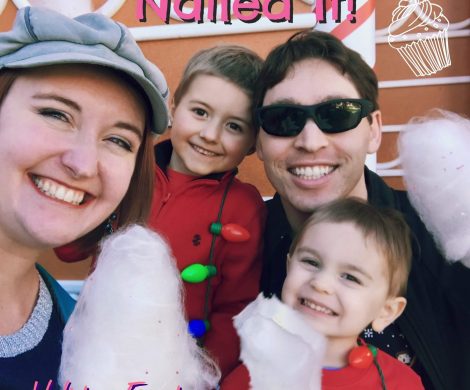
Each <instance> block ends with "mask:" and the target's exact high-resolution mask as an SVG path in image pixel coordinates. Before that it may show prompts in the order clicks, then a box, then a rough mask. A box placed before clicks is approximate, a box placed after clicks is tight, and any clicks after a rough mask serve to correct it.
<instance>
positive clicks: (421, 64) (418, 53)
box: [396, 30, 451, 77]
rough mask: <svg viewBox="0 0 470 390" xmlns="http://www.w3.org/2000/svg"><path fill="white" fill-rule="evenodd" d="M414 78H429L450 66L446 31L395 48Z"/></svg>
mask: <svg viewBox="0 0 470 390" xmlns="http://www.w3.org/2000/svg"><path fill="white" fill-rule="evenodd" d="M396 50H397V51H398V53H400V55H401V57H402V58H403V59H404V60H405V62H406V63H407V65H408V66H409V68H410V69H411V70H412V72H413V73H414V74H415V76H420V77H422V76H430V75H431V74H434V73H436V72H438V71H440V70H442V69H443V68H446V67H448V66H450V65H451V61H450V53H449V42H448V36H447V30H442V31H438V32H436V33H434V34H432V35H430V36H427V37H423V38H420V39H419V40H417V41H413V42H411V43H409V44H406V45H404V46H401V47H398V48H396Z"/></svg>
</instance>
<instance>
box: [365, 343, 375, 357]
mask: <svg viewBox="0 0 470 390" xmlns="http://www.w3.org/2000/svg"><path fill="white" fill-rule="evenodd" d="M367 348H369V351H371V352H372V356H373V357H376V356H377V347H376V346H375V345H371V344H367Z"/></svg>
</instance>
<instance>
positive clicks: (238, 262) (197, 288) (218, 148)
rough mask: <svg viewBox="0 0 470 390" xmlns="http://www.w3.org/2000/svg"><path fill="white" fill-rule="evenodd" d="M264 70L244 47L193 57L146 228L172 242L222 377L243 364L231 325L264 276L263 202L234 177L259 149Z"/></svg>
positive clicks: (195, 324)
mask: <svg viewBox="0 0 470 390" xmlns="http://www.w3.org/2000/svg"><path fill="white" fill-rule="evenodd" d="M261 64H262V60H261V59H260V57H258V56H257V55H256V54H255V53H253V52H252V51H250V50H248V49H246V48H244V47H240V46H218V47H214V48H211V49H208V50H203V51H201V52H199V53H197V54H196V55H195V56H194V57H192V58H191V59H190V61H189V63H188V65H187V66H186V69H185V71H184V74H183V77H182V80H181V82H180V84H179V86H178V88H177V89H176V92H175V95H174V99H173V102H172V107H171V110H172V117H173V120H172V126H171V131H170V137H171V139H170V140H168V141H164V142H162V143H160V144H158V145H157V146H156V148H155V153H156V162H157V168H156V181H155V193H154V198H153V206H152V212H151V217H150V220H149V225H150V226H151V227H152V228H153V229H155V230H156V231H157V232H159V233H160V234H162V235H163V236H164V237H166V238H167V240H168V241H169V243H170V246H171V248H172V250H173V254H174V256H175V258H176V261H177V265H178V268H179V270H180V271H182V278H183V280H184V281H185V306H186V312H187V317H188V321H189V327H190V331H191V332H192V333H193V334H194V335H195V336H196V337H198V338H199V341H200V344H201V345H202V344H203V345H204V346H205V348H207V350H208V351H209V352H210V353H211V354H212V356H213V357H214V359H215V360H216V361H217V362H218V364H219V366H220V368H221V370H222V374H226V373H227V372H229V371H230V370H231V369H233V368H234V366H236V364H237V362H238V357H239V340H238V337H237V334H236V331H235V329H234V328H233V324H232V317H233V316H234V315H236V314H237V313H239V312H240V311H241V310H242V309H243V308H244V307H245V306H246V305H247V304H248V303H249V302H250V301H252V300H253V299H254V298H255V297H256V295H257V293H258V284H259V277H260V272H261V270H260V267H261V253H262V244H261V237H262V232H263V229H264V219H265V211H264V203H263V201H262V198H261V196H260V195H259V193H258V191H257V190H256V189H255V187H253V186H251V185H249V184H245V183H242V182H240V181H239V180H237V179H236V178H235V175H236V173H237V165H238V164H239V163H240V162H241V161H242V160H243V158H244V157H245V156H246V155H248V154H250V153H252V152H253V151H254V148H255V141H256V136H257V132H256V129H255V128H254V126H253V124H252V121H251V98H252V94H253V90H252V88H253V86H254V83H255V80H256V77H257V75H258V72H259V69H260V67H261ZM214 223H215V224H214ZM220 227H222V232H221V233H222V234H221V233H220ZM227 229H229V233H230V231H231V232H232V236H230V235H229V236H227V235H226V234H225V231H226V230H227Z"/></svg>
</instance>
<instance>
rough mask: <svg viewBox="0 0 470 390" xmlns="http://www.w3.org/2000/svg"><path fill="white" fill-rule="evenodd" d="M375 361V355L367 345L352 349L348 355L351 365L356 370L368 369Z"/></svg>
mask: <svg viewBox="0 0 470 390" xmlns="http://www.w3.org/2000/svg"><path fill="white" fill-rule="evenodd" d="M373 360H374V354H373V353H372V351H371V350H370V349H369V348H368V346H367V345H360V346H357V347H354V348H353V349H351V351H350V352H349V355H348V361H349V365H350V366H351V367H355V368H368V367H369V366H370V365H371V364H372V362H373Z"/></svg>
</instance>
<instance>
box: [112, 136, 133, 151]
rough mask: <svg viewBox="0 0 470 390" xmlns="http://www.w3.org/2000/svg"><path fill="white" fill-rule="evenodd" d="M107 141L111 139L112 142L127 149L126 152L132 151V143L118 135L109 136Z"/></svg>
mask: <svg viewBox="0 0 470 390" xmlns="http://www.w3.org/2000/svg"><path fill="white" fill-rule="evenodd" d="M108 140H109V141H111V142H112V143H114V144H116V145H117V146H119V147H120V148H122V149H124V150H127V151H128V152H132V151H133V148H132V144H131V143H130V142H128V141H126V140H124V139H122V138H119V137H109V138H108Z"/></svg>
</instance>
